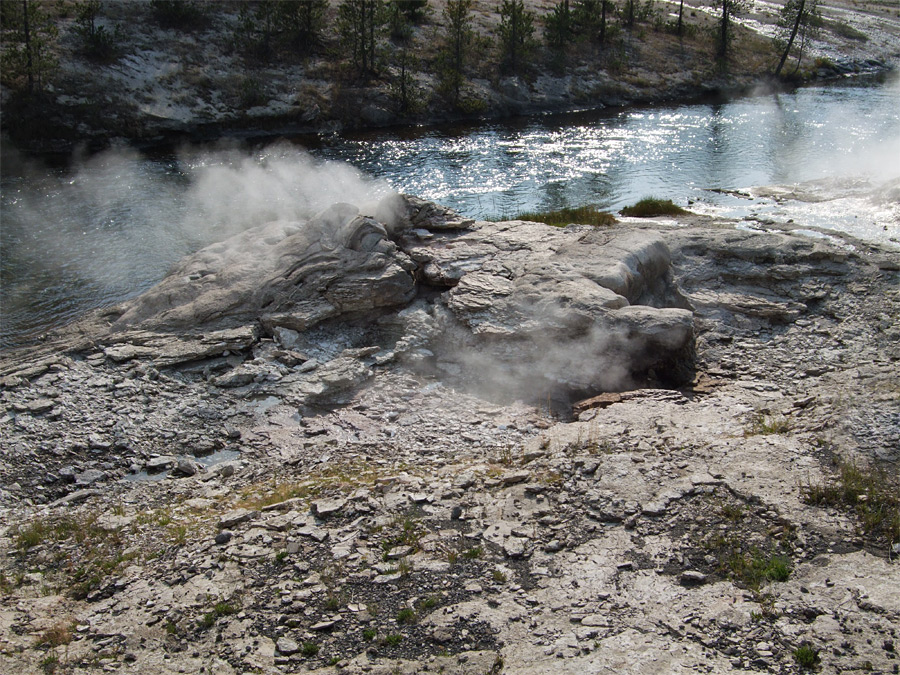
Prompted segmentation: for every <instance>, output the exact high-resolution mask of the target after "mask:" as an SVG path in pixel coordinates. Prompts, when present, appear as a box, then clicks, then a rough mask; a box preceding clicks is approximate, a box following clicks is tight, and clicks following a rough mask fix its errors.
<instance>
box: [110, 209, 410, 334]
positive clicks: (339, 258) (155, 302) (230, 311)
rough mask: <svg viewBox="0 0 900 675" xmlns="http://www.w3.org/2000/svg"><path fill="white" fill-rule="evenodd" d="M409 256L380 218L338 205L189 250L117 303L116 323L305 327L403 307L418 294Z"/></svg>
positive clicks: (121, 326) (122, 326)
mask: <svg viewBox="0 0 900 675" xmlns="http://www.w3.org/2000/svg"><path fill="white" fill-rule="evenodd" d="M414 268H415V265H414V264H413V262H412V261H411V260H410V259H409V257H408V256H407V255H406V254H405V253H403V252H401V251H399V250H398V249H397V247H396V246H395V245H394V244H393V243H392V242H391V241H390V239H389V238H388V236H387V231H386V230H385V227H384V225H382V224H381V223H379V222H378V221H376V220H374V219H372V218H368V217H364V216H359V215H357V209H356V208H355V207H353V206H350V205H347V204H337V205H335V206H332V207H330V208H328V209H326V210H325V211H323V212H322V213H320V214H319V215H317V216H315V217H314V218H311V219H310V220H309V221H308V222H306V223H286V222H276V223H270V224H269V225H264V226H261V227H256V228H252V229H250V230H247V231H245V232H243V233H241V234H239V235H237V236H235V237H232V238H231V239H229V240H227V241H226V242H221V243H218V244H213V245H212V246H209V247H207V248H205V249H202V250H201V251H198V252H197V253H195V254H194V255H192V256H189V257H187V258H185V259H184V260H183V261H182V262H181V263H179V265H177V266H176V268H175V269H174V270H173V271H172V272H171V273H170V274H169V276H167V277H166V278H165V279H164V280H163V281H162V282H160V283H159V284H158V285H157V286H156V287H154V288H152V289H150V290H149V291H147V292H146V293H144V294H143V295H141V296H138V297H137V298H135V299H134V300H132V301H129V302H127V303H125V304H124V305H123V306H122V309H123V312H122V314H121V316H119V318H118V319H117V320H116V322H115V324H114V327H115V328H117V329H125V328H129V327H133V326H142V327H153V328H155V329H160V328H164V327H167V328H185V329H191V330H196V329H197V327H199V326H204V327H207V328H209V327H214V326H216V325H217V324H223V323H230V324H232V325H233V324H234V323H240V322H245V321H261V322H262V323H263V325H264V326H266V327H267V328H268V329H269V330H272V329H273V328H274V327H276V326H278V327H281V328H287V329H290V330H294V331H304V330H307V329H308V328H309V327H311V326H314V325H316V324H318V323H320V322H321V321H324V320H325V319H330V318H334V317H337V316H340V315H342V314H346V313H350V312H354V313H360V312H365V311H372V310H378V309H380V308H382V307H392V306H397V305H403V304H405V303H407V302H409V301H410V300H411V299H412V297H413V296H414V295H415V284H414V282H413V277H412V274H411V272H412V270H413V269H414Z"/></svg>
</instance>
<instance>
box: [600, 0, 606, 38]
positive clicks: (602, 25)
mask: <svg viewBox="0 0 900 675" xmlns="http://www.w3.org/2000/svg"><path fill="white" fill-rule="evenodd" d="M606 2H607V0H600V46H601V47H602V46H603V44H604V43H605V42H606Z"/></svg>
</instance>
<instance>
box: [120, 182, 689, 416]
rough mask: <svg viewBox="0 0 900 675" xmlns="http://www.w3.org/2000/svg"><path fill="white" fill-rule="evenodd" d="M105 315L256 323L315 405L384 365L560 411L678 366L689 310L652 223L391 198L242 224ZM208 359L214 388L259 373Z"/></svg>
mask: <svg viewBox="0 0 900 675" xmlns="http://www.w3.org/2000/svg"><path fill="white" fill-rule="evenodd" d="M201 272H202V273H201ZM120 310H121V314H120V315H118V318H117V320H116V321H115V323H114V324H113V328H114V329H115V330H118V331H128V330H132V329H134V328H140V329H142V330H148V329H152V330H157V331H158V330H170V331H176V330H178V331H185V330H189V331H195V332H196V331H198V330H209V329H236V328H238V327H241V326H248V325H252V326H255V327H257V328H258V329H259V331H260V334H261V335H262V336H263V337H265V338H269V340H268V343H271V345H272V347H271V348H272V349H275V350H277V354H276V356H278V355H281V356H279V358H282V360H284V359H285V358H286V359H287V360H288V361H291V366H290V367H292V368H294V369H295V370H296V371H297V372H300V374H301V375H302V374H303V373H304V372H306V371H304V370H303V368H304V366H303V363H305V362H306V360H309V361H311V362H312V361H315V363H316V364H320V365H317V367H316V368H315V373H316V376H315V378H313V379H314V380H315V384H309V383H308V382H306V380H304V382H306V384H303V383H301V385H302V386H309V387H311V388H312V390H315V391H314V392H313V393H314V394H315V395H316V396H317V397H318V398H319V399H323V400H324V399H325V398H327V397H328V396H329V395H331V394H333V393H334V392H335V391H339V390H341V389H344V388H347V387H352V386H355V385H358V384H360V383H362V382H364V381H365V380H366V379H367V377H368V376H370V374H371V373H372V372H374V371H373V369H376V370H377V369H378V368H383V367H388V366H390V365H393V364H398V365H401V366H404V367H408V368H410V369H411V370H413V371H414V372H417V373H420V374H427V375H429V376H432V377H435V378H437V379H439V380H440V381H442V382H445V383H447V384H448V385H452V386H459V387H464V388H466V389H468V390H471V391H474V392H475V393H478V394H479V395H481V396H483V397H486V398H488V399H494V400H498V401H499V400H504V401H509V400H522V401H525V402H529V403H535V404H541V405H546V404H547V402H548V401H549V403H550V408H551V409H553V410H554V411H557V412H559V413H561V414H563V415H565V414H567V413H568V411H569V410H570V409H571V406H572V404H573V403H575V402H577V401H579V400H582V399H584V398H587V397H590V396H595V395H597V394H601V393H605V392H622V391H627V390H630V389H635V388H641V387H648V386H652V387H677V386H679V385H683V384H685V383H688V382H689V381H691V379H692V378H693V374H694V331H693V315H692V312H691V311H690V309H689V305H688V303H687V301H686V300H685V299H684V297H683V296H682V295H681V293H680V292H679V291H678V288H677V287H676V285H675V283H674V281H673V275H672V269H671V260H670V254H669V250H668V248H667V246H666V245H665V243H664V242H663V240H662V238H661V237H660V235H659V234H657V233H655V232H653V231H649V230H624V229H623V230H617V229H603V230H599V229H596V228H593V227H590V226H577V225H576V226H570V227H567V228H563V229H560V228H554V227H550V226H547V225H544V224H540V223H533V222H526V221H509V222H497V223H495V222H475V221H473V220H470V219H465V218H461V217H460V216H459V215H458V214H457V213H455V212H454V211H452V210H450V209H447V208H444V207H442V206H440V205H437V204H434V203H431V202H426V201H424V200H421V199H418V198H416V197H412V196H407V195H392V196H390V197H387V198H385V199H382V200H381V201H380V202H378V203H377V204H375V205H370V206H368V207H366V208H365V210H364V211H362V210H361V209H360V208H359V207H356V206H354V205H350V204H335V205H333V206H331V207H329V208H327V209H325V210H324V211H323V212H321V213H319V214H318V215H316V216H314V217H312V218H310V219H309V220H308V221H306V222H283V221H278V222H274V223H270V224H267V225H263V226H260V227H258V228H253V229H251V230H248V231H246V232H244V233H242V234H240V235H237V236H236V237H233V238H232V239H230V240H227V241H226V242H223V243H220V244H216V245H214V246H210V247H208V248H206V249H203V250H201V251H199V252H198V253H196V254H194V255H192V256H189V257H188V258H185V259H184V260H183V261H182V262H181V263H180V264H179V265H178V267H177V268H176V269H175V270H174V271H173V272H172V273H171V274H170V275H169V276H168V277H167V278H166V279H164V280H163V281H162V282H161V283H160V284H159V285H158V286H156V287H155V288H153V289H151V290H150V291H148V292H146V293H145V294H143V295H141V296H140V297H138V298H136V299H134V300H132V301H130V302H128V303H126V304H125V305H124V306H122V307H120ZM259 351H260V347H259V346H257V347H256V352H257V353H258V352H259ZM285 354H286V356H284V355H285ZM298 355H299V356H298ZM256 360H258V359H256ZM223 363H224V365H223V366H222V367H227V368H228V369H229V370H227V372H223V373H219V374H216V375H215V382H216V383H217V384H219V385H221V386H243V385H246V384H247V383H248V382H259V381H261V380H260V378H261V377H262V376H261V375H260V374H259V373H255V370H254V368H255V366H254V365H253V361H249V360H248V361H247V362H244V361H239V360H232V361H230V362H223ZM330 369H331V370H330ZM313 370H314V368H313V366H312V365H310V366H308V372H312V371H313ZM332 370H333V372H332ZM262 379H263V380H264V379H265V378H264V377H263V378H262ZM307 379H309V378H307ZM298 386H300V385H298Z"/></svg>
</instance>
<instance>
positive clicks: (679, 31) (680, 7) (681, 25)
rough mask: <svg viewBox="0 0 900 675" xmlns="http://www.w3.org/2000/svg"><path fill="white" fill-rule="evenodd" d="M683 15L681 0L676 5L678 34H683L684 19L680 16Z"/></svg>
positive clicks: (682, 1)
mask: <svg viewBox="0 0 900 675" xmlns="http://www.w3.org/2000/svg"><path fill="white" fill-rule="evenodd" d="M683 16H684V0H681V4H679V5H678V34H679V35H683V34H684V21H683V19H682V17H683Z"/></svg>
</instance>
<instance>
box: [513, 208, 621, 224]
mask: <svg viewBox="0 0 900 675" xmlns="http://www.w3.org/2000/svg"><path fill="white" fill-rule="evenodd" d="M515 220H528V221H531V222H534V223H544V224H546V225H553V226H554V227H566V226H567V225H594V226H597V227H608V226H609V225H615V224H616V223H617V222H618V221H617V220H616V217H615V216H614V215H613V214H611V213H607V212H606V211H601V210H600V209H598V208H597V207H595V206H579V207H576V208H574V209H559V210H558V211H526V212H524V213H520V214H519V215H517V216H516V217H515Z"/></svg>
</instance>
